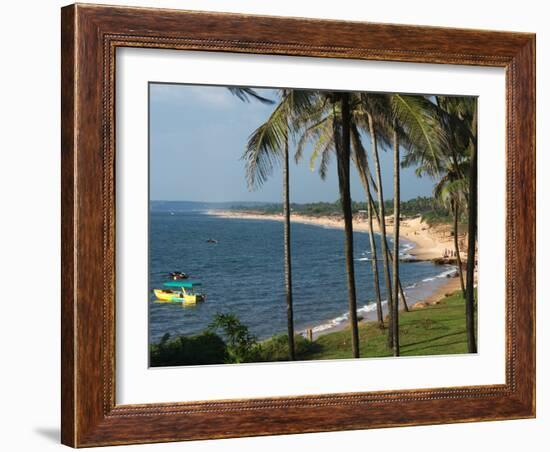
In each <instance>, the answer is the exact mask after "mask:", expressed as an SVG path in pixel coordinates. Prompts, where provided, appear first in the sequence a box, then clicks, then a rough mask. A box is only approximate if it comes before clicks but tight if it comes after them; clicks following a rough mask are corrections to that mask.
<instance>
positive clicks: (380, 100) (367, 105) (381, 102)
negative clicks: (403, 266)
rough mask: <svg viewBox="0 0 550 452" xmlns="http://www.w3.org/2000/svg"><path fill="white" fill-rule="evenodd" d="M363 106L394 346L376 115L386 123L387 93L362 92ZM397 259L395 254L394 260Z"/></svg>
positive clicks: (380, 121)
mask: <svg viewBox="0 0 550 452" xmlns="http://www.w3.org/2000/svg"><path fill="white" fill-rule="evenodd" d="M361 98H362V106H363V108H364V112H365V115H366V117H367V125H368V133H369V135H370V138H371V152H372V159H373V161H374V168H375V174H376V186H377V188H378V190H377V192H378V211H379V213H380V235H381V237H380V242H381V244H382V255H383V258H384V266H383V268H384V278H385V281H386V297H387V299H388V313H389V318H390V320H389V328H388V347H390V348H393V345H394V331H393V326H394V322H393V312H394V308H393V302H394V300H393V294H392V282H391V276H390V266H389V247H388V242H387V238H386V220H385V219H386V212H385V207H384V190H383V187H382V171H381V168H380V158H379V155H378V137H379V134H378V132H377V130H376V127H375V115H376V120H377V123H378V124H380V123H384V122H385V119H386V118H385V117H384V115H385V114H386V112H387V104H386V101H387V98H386V97H385V95H383V94H382V95H379V94H362V95H361ZM395 260H397V256H395V259H394V261H395Z"/></svg>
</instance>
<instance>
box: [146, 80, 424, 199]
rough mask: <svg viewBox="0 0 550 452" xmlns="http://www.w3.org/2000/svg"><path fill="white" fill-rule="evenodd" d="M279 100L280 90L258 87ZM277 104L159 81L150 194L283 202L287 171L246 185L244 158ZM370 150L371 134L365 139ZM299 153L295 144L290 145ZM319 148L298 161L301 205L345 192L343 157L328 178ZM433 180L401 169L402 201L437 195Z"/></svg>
mask: <svg viewBox="0 0 550 452" xmlns="http://www.w3.org/2000/svg"><path fill="white" fill-rule="evenodd" d="M256 91H257V92H258V94H261V95H263V96H265V97H268V98H272V99H274V100H276V96H275V91H274V90H270V89H257V90H256ZM273 108H274V105H265V104H262V103H260V102H258V101H255V100H251V101H250V102H243V101H241V100H239V99H238V98H237V97H235V96H234V95H232V94H231V93H230V92H229V90H228V89H227V88H225V87H219V86H199V85H177V84H158V83H151V84H150V85H149V115H150V116H149V140H150V142H149V155H150V156H149V171H150V199H151V200H164V201H200V202H235V201H258V202H281V199H282V173H281V170H280V168H276V169H275V170H274V172H273V174H272V175H271V177H270V178H269V179H268V180H267V181H266V182H265V183H264V184H263V185H262V187H260V188H259V189H256V190H255V191H250V190H249V189H248V187H247V184H246V178H245V162H244V161H243V160H241V156H242V154H243V151H244V149H245V146H246V143H247V141H248V137H249V136H250V134H251V133H252V132H253V131H254V130H255V129H256V128H257V127H258V126H260V125H261V124H262V123H263V122H265V120H266V119H267V118H268V117H269V115H270V113H271V112H272V110H273ZM363 143H364V145H365V146H366V147H367V148H368V150H369V153H370V140H369V138H368V136H365V137H364V140H363ZM290 153H291V156H293V155H294V145H293V144H291V146H290ZM310 155H311V147H308V148H306V152H305V154H304V159H303V160H302V161H301V162H300V163H298V164H296V163H295V162H294V159H293V158H291V163H290V200H291V202H296V203H307V202H318V201H327V202H334V201H336V200H337V199H338V198H339V192H338V178H337V174H336V172H337V170H336V159H335V158H332V159H331V165H330V168H329V171H328V176H327V178H326V179H325V180H324V181H323V180H322V179H321V178H320V176H319V174H318V172H317V168H316V169H315V171H311V169H310V164H309V161H310ZM380 162H381V168H382V183H383V189H384V198H385V199H391V198H392V197H393V155H392V153H391V152H387V151H383V150H382V151H381V152H380ZM433 183H434V182H433V180H432V179H430V178H429V177H428V176H424V177H422V178H419V177H417V176H416V175H415V174H414V168H406V169H403V170H402V172H401V199H402V200H407V199H411V198H415V197H417V196H431V192H432V187H433ZM351 195H352V199H353V200H354V201H364V199H365V195H364V192H363V190H362V187H361V184H360V181H359V178H358V176H357V173H356V171H355V168H354V167H352V168H351Z"/></svg>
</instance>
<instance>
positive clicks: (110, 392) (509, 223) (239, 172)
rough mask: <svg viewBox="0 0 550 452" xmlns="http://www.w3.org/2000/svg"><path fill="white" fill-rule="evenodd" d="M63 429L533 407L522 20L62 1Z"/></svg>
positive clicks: (366, 423)
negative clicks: (515, 28) (468, 26)
mask: <svg viewBox="0 0 550 452" xmlns="http://www.w3.org/2000/svg"><path fill="white" fill-rule="evenodd" d="M61 153H62V442H63V443H64V444H67V445H70V446H73V447H85V446H100V445H114V444H133V443H148V442H162V441H180V440H194V439H212V438H226V437H237V436H253V435H274V434H285V433H301V432H319V431H335V430H349V429H364V428H376V427H392V426H404V425H426V424H440V423H452V422H468V421H484V420H502V419H518V418H529V417H534V416H535V331H534V328H535V36H534V35H532V34H525V33H510V32H495V31H480V30H463V29H447V28H434V27H418V26H407V25H387V24H372V23H359V22H339V21H326V20H311V19H298V18H278V17H262V16H245V15H234V14H218V13H206V12H189V11H177V10H161V9H144V8H125V7H110V6H93V5H78V4H77V5H71V6H67V7H65V8H63V9H62V150H61Z"/></svg>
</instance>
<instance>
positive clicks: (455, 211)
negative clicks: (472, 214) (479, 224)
mask: <svg viewBox="0 0 550 452" xmlns="http://www.w3.org/2000/svg"><path fill="white" fill-rule="evenodd" d="M453 216H454V227H453V234H454V242H455V252H456V265H457V266H458V277H459V278H460V288H461V289H462V296H463V297H466V289H465V287H464V276H463V274H462V273H463V272H462V259H461V257H460V247H459V246H458V217H459V205H458V202H456V201H453Z"/></svg>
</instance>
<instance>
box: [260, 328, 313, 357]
mask: <svg viewBox="0 0 550 452" xmlns="http://www.w3.org/2000/svg"><path fill="white" fill-rule="evenodd" d="M317 348H318V346H317V345H316V344H315V343H313V342H310V341H308V340H307V339H306V338H304V337H303V336H300V335H296V336H294V351H295V354H296V357H297V358H299V357H300V356H303V355H305V354H307V353H311V352H313V351H314V350H315V349H317ZM257 361H265V362H270V361H288V335H287V334H278V335H276V336H273V337H272V338H269V339H267V340H266V341H264V342H262V343H261V344H258V350H257Z"/></svg>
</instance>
